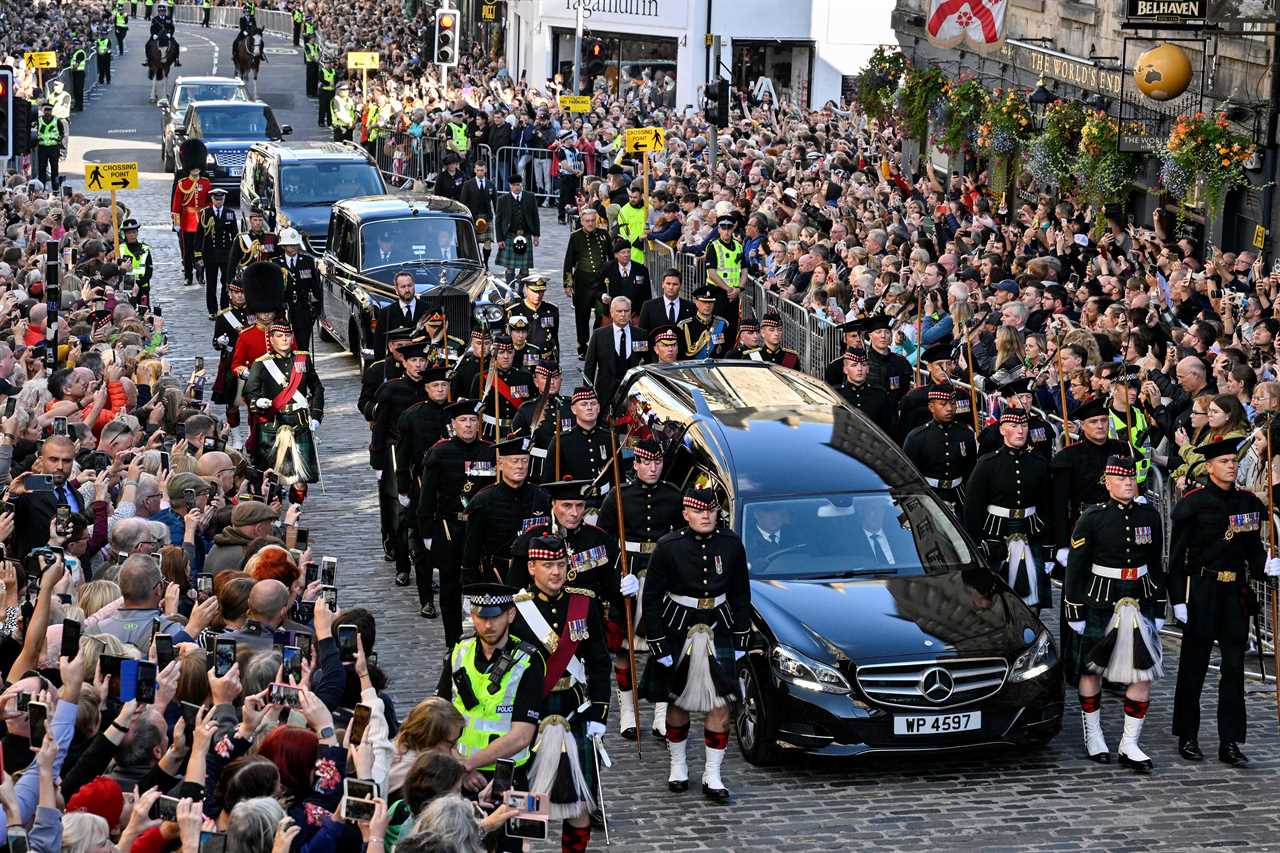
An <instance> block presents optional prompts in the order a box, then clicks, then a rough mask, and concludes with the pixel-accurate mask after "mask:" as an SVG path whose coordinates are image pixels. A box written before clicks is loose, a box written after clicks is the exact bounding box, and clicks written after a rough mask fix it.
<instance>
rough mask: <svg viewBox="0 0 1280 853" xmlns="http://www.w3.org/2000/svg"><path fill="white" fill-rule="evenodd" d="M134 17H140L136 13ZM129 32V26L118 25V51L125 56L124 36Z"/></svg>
mask: <svg viewBox="0 0 1280 853" xmlns="http://www.w3.org/2000/svg"><path fill="white" fill-rule="evenodd" d="M134 17H135V18H136V17H138V16H137V15H134ZM128 34H129V29H128V27H116V52H117V53H119V54H120V55H121V56H124V37H125V36H127V35H128Z"/></svg>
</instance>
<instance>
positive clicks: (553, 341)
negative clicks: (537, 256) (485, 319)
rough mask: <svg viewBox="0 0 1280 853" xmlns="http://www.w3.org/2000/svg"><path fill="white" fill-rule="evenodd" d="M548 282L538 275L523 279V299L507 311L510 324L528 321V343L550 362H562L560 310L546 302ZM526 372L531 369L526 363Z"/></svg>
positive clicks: (533, 274) (534, 274)
mask: <svg viewBox="0 0 1280 853" xmlns="http://www.w3.org/2000/svg"><path fill="white" fill-rule="evenodd" d="M546 292H547V280H546V279H545V278H543V277H542V276H541V275H539V274H538V273H531V274H529V275H527V276H525V277H524V298H523V299H522V300H521V301H520V302H517V303H516V304H515V305H512V306H511V307H510V308H508V309H507V324H508V326H510V323H511V319H512V318H513V317H516V316H520V317H525V318H527V319H528V321H529V324H528V327H527V328H528V331H529V343H530V344H531V345H532V346H535V347H537V348H538V350H539V351H540V352H542V353H543V355H544V356H545V357H546V358H547V359H550V360H553V361H559V360H560V309H559V308H558V307H556V306H555V305H552V304H551V303H550V302H548V301H547V300H546V297H545V294H546ZM525 367H526V369H528V367H529V365H528V364H527V363H526V365H525Z"/></svg>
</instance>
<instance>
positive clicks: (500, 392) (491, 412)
mask: <svg viewBox="0 0 1280 853" xmlns="http://www.w3.org/2000/svg"><path fill="white" fill-rule="evenodd" d="M514 360H515V349H514V347H512V345H511V337H510V336H509V335H496V336H494V339H493V374H494V375H493V376H489V375H488V368H489V365H485V368H486V370H485V371H483V372H481V373H478V374H476V378H475V379H474V380H473V381H472V383H471V392H470V394H469V396H471V397H478V398H479V399H481V400H483V401H484V414H483V415H481V418H480V420H481V423H482V424H483V426H482V427H481V430H482V431H483V435H484V437H485V438H486V439H493V438H497V437H504V436H508V435H510V434H511V422H512V419H513V418H514V417H515V414H516V411H517V410H519V408H520V407H521V406H522V405H524V401H525V400H528V399H529V398H530V397H532V396H533V377H532V376H531V375H529V372H528V371H527V370H523V369H521V368H519V367H516V366H515V365H514ZM482 383H483V384H482Z"/></svg>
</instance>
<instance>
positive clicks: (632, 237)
mask: <svg viewBox="0 0 1280 853" xmlns="http://www.w3.org/2000/svg"><path fill="white" fill-rule="evenodd" d="M648 216H649V214H648V211H647V210H646V209H645V206H644V190H643V188H642V187H641V186H640V183H639V181H637V182H636V183H634V184H632V185H631V190H630V198H629V199H628V201H627V203H626V204H624V205H623V206H622V207H620V208H619V209H618V236H619V237H620V238H621V239H623V240H626V241H627V242H628V243H630V244H631V260H632V261H633V262H635V263H637V264H643V263H644V232H645V229H646V228H647V227H648V222H647V220H648Z"/></svg>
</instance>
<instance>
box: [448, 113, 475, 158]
mask: <svg viewBox="0 0 1280 853" xmlns="http://www.w3.org/2000/svg"><path fill="white" fill-rule="evenodd" d="M445 131H446V132H447V133H448V134H449V138H448V140H447V141H446V142H445V147H446V148H448V149H449V150H450V151H454V152H456V153H457V155H458V156H459V157H461V158H462V159H463V160H466V159H467V152H468V151H469V150H470V149H471V139H470V137H468V136H467V113H466V111H465V110H454V111H453V115H452V116H451V117H450V119H449V123H448V124H447V125H445Z"/></svg>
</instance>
